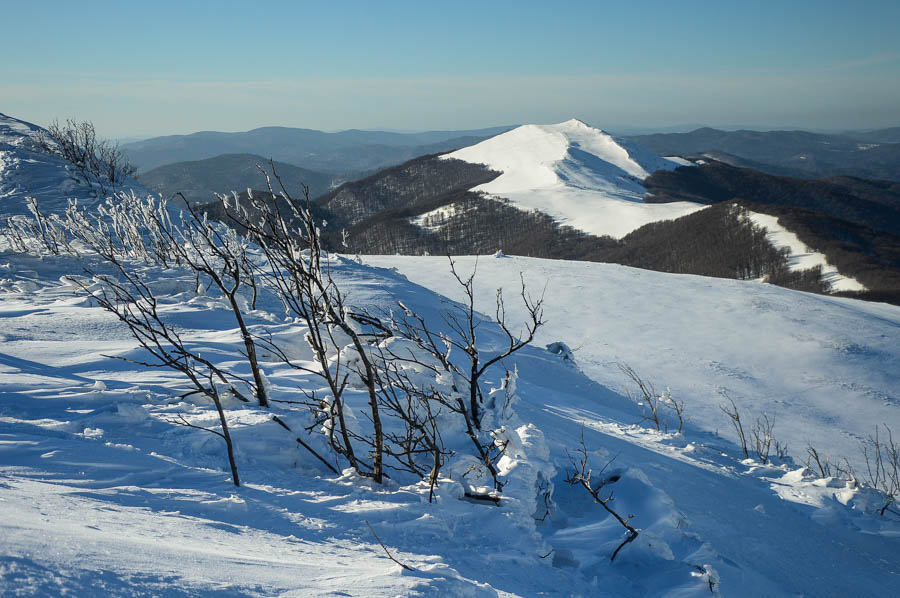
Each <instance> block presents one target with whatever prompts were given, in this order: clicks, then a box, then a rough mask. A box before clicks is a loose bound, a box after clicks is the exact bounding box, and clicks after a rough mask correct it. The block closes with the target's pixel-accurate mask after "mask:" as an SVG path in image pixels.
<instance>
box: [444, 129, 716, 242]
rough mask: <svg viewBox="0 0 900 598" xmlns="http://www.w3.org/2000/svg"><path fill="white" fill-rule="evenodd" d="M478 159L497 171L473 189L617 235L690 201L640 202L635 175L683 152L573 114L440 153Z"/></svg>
mask: <svg viewBox="0 0 900 598" xmlns="http://www.w3.org/2000/svg"><path fill="white" fill-rule="evenodd" d="M442 157H443V158H445V159H457V160H463V161H465V162H470V163H474V164H484V165H486V166H488V167H489V168H490V169H492V170H496V171H499V172H501V173H502V174H501V175H500V176H498V177H497V178H495V179H494V180H492V181H490V182H488V183H485V184H483V185H479V186H477V187H475V188H474V190H475V191H481V192H484V193H486V194H488V195H490V196H494V197H503V198H506V199H509V200H510V201H511V202H512V204H513V205H516V206H517V207H519V208H522V209H526V210H529V209H534V210H539V211H541V212H545V213H547V214H549V215H550V216H552V217H553V218H554V219H556V220H557V221H559V222H561V223H563V224H567V225H569V226H572V227H574V228H577V229H579V230H582V231H585V232H588V233H591V234H595V235H610V236H612V237H615V238H621V237H623V236H625V235H627V234H628V233H630V232H631V231H633V230H635V229H636V228H639V227H641V226H643V225H645V224H648V223H650V222H656V221H659V220H671V219H674V218H679V217H681V216H686V215H687V214H690V213H693V212H695V211H697V210H700V209H702V208H703V207H705V206H702V205H700V204H695V203H692V202H673V203H666V204H646V203H644V202H643V199H642V198H643V197H644V195H646V189H644V187H643V185H642V184H641V181H643V180H644V179H645V178H647V177H648V176H649V175H650V174H652V173H653V172H655V171H657V170H673V169H675V168H677V167H678V166H682V165H684V164H683V162H684V161H682V160H672V159H668V158H662V157H660V156H657V155H655V154H653V153H651V152H648V151H647V150H644V149H643V148H641V147H639V146H637V145H634V144H632V143H629V142H626V141H624V140H621V139H617V138H615V137H612V136H610V135H609V134H607V133H605V132H604V131H602V130H600V129H595V128H593V127H591V126H589V125H587V124H585V123H583V122H581V121H579V120H575V119H572V120H569V121H566V122H564V123H559V124H555V125H524V126H521V127H518V128H516V129H513V130H512V131H508V132H506V133H503V134H501V135H497V136H496V137H492V138H490V139H487V140H485V141H482V142H481V143H478V144H476V145H473V146H470V147H466V148H463V149H461V150H457V151H455V152H452V153H450V154H446V155H445V156H442Z"/></svg>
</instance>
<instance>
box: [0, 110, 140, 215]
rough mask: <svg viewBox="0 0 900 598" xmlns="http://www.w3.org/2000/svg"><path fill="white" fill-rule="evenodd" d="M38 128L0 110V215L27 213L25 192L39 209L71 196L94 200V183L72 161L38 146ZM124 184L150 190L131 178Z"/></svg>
mask: <svg viewBox="0 0 900 598" xmlns="http://www.w3.org/2000/svg"><path fill="white" fill-rule="evenodd" d="M38 130H39V127H38V126H37V125H33V124H31V123H27V122H25V121H22V120H19V119H16V118H13V117H11V116H7V115H5V114H2V113H0V217H5V216H11V215H16V214H27V213H28V209H27V207H26V202H25V198H26V197H28V196H33V197H36V198H38V200H39V202H40V205H41V209H44V210H48V211H57V212H58V211H61V210H62V209H64V208H65V206H66V204H67V202H68V199H69V198H71V197H77V198H79V200H80V201H81V203H82V205H92V204H94V203H95V202H97V200H98V196H99V195H100V194H99V189H98V188H97V186H96V185H88V184H87V183H85V182H84V181H83V180H82V179H81V178H80V177H79V176H78V175H77V174H76V173H77V169H76V168H75V166H74V165H72V164H71V163H69V162H67V161H66V160H64V159H62V158H61V157H58V156H53V155H50V154H48V153H46V152H44V151H42V150H41V149H40V148H38V146H37V144H36V143H35V141H34V139H33V135H34V133H35V132H36V131H38ZM127 186H128V187H129V188H133V189H134V190H135V191H136V192H137V193H140V194H149V193H150V191H149V190H148V189H146V188H145V187H143V186H141V185H140V184H139V183H137V182H136V181H134V180H130V181H128V185H127ZM110 191H111V190H110ZM4 219H5V218H4Z"/></svg>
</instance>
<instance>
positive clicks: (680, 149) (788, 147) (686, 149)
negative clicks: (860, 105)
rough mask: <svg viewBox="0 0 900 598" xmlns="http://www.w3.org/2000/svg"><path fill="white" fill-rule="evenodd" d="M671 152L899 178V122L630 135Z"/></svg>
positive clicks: (801, 170)
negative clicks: (826, 130)
mask: <svg viewBox="0 0 900 598" xmlns="http://www.w3.org/2000/svg"><path fill="white" fill-rule="evenodd" d="M628 139H630V140H631V141H633V142H635V143H637V144H639V145H642V146H643V147H645V148H647V149H648V150H650V151H653V152H656V153H658V154H661V155H664V156H669V155H677V156H688V157H695V158H703V157H709V158H713V159H715V160H718V161H720V162H725V163H728V164H731V165H733V166H742V167H750V168H756V169H759V170H764V171H766V172H769V173H772V174H782V175H788V176H805V177H814V178H818V177H829V176H837V175H849V176H856V177H861V178H871V179H887V180H892V181H900V127H894V128H891V129H882V130H878V131H869V132H857V133H852V134H847V135H823V134H818V133H808V132H805V131H720V130H718V129H711V128H708V127H705V128H701V129H697V130H695V131H691V132H690V133H656V134H652V135H636V136H632V137H629V138H628Z"/></svg>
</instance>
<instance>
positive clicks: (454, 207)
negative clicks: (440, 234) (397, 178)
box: [409, 203, 463, 231]
mask: <svg viewBox="0 0 900 598" xmlns="http://www.w3.org/2000/svg"><path fill="white" fill-rule="evenodd" d="M462 209H463V207H462V205H461V204H455V203H452V204H449V205H446V206H441V207H439V208H436V209H434V210H429V211H428V212H424V213H422V214H419V215H418V216H414V217H413V218H410V219H409V221H410V222H411V223H412V224H415V225H416V226H418V227H420V228H423V229H425V230H429V231H437V230H439V229H440V228H441V223H443V221H444V220H445V219H446V218H450V217H452V216H455V215H457V214H458V213H459V212H460V211H461V210H462ZM429 222H432V224H428V223H429Z"/></svg>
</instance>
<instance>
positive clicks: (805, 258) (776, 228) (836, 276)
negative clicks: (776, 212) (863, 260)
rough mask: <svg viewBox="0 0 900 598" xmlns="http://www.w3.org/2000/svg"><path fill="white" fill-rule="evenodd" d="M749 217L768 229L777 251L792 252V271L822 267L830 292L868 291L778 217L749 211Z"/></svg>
mask: <svg viewBox="0 0 900 598" xmlns="http://www.w3.org/2000/svg"><path fill="white" fill-rule="evenodd" d="M747 215H748V217H749V218H750V220H751V221H752V222H753V223H754V224H756V225H759V226H761V227H763V228H764V229H766V231H767V232H768V239H769V242H770V243H771V244H772V245H773V246H774V247H775V248H776V249H782V248H787V249H788V251H790V256H789V257H788V264H789V266H790V268H791V270H809V269H810V268H815V267H816V266H821V268H822V280H824V281H825V282H827V283H828V285H829V291H830V292H832V293H835V292H839V291H865V290H866V287H865V286H863V285H862V284H861V283H860V282H859V281H858V280H856V279H855V278H852V277H850V276H844V275H843V274H841V273H840V272H838V270H837V268H835V267H834V266H832V265H831V264H829V263H828V260H827V259H825V256H824V255H823V254H821V253H818V252H815V251H812V250H811V249H810V248H809V247H807V246H806V244H805V243H804V242H803V241H801V240H800V239H799V238H798V237H797V235H795V234H794V233H792V232H791V231H789V230H788V229H786V228H784V227H783V226H781V224H779V223H778V217H777V216H770V215H768V214H760V213H758V212H751V211H749V210H748V212H747Z"/></svg>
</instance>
